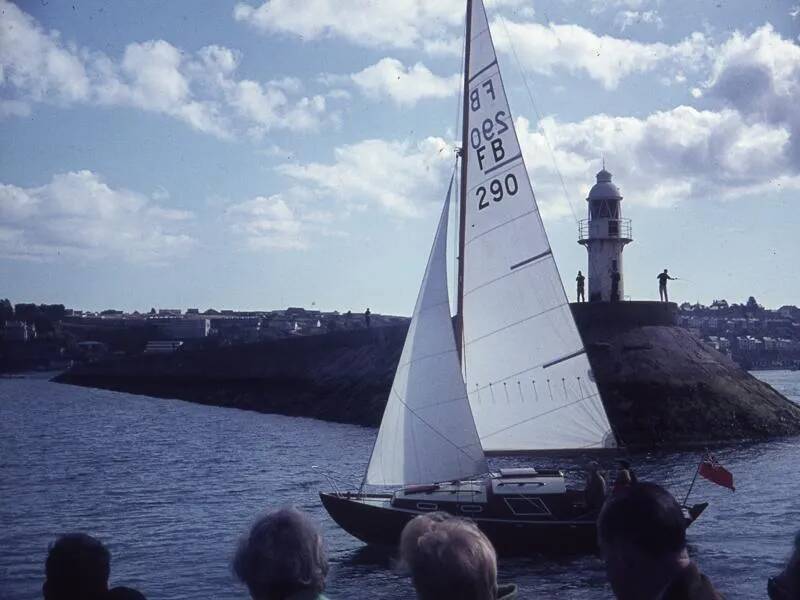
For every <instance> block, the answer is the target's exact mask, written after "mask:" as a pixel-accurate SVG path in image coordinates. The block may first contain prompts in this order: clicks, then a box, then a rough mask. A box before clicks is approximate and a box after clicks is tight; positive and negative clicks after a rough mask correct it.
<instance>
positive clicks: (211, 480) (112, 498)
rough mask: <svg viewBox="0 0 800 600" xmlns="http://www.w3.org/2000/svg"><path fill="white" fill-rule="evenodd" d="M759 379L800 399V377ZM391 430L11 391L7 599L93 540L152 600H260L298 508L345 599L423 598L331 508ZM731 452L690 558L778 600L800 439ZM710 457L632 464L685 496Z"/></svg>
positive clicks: (336, 594) (567, 588) (512, 575)
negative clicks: (254, 596)
mask: <svg viewBox="0 0 800 600" xmlns="http://www.w3.org/2000/svg"><path fill="white" fill-rule="evenodd" d="M756 375H757V376H758V377H760V378H761V379H763V380H765V381H767V382H768V383H770V384H772V385H774V386H775V387H776V388H777V389H778V390H779V391H781V392H782V393H784V394H785V395H787V396H788V397H790V398H792V399H793V400H795V401H798V402H800V372H797V371H795V372H788V371H772V372H760V373H756ZM375 433H376V432H375V430H374V429H370V428H363V427H357V426H350V425H341V424H335V423H326V422H323V421H315V420H312V419H302V418H293V417H283V416H279V415H266V414H258V413H252V412H245V411H241V410H235V409H225V408H216V407H210V406H201V405H196V404H190V403H188V402H181V401H177V400H163V399H156V398H149V397H145V396H134V395H129V394H122V393H116V392H109V391H104V390H92V389H87V388H80V387H73V386H68V385H60V384H55V383H51V382H49V381H47V380H46V379H42V378H26V379H0V598H2V599H3V600H11V599H14V600H16V599H28V598H37V597H40V596H41V584H42V580H43V568H44V559H45V556H46V553H47V547H48V544H49V543H51V542H52V541H53V540H54V539H55V538H56V537H57V536H58V535H60V534H62V533H66V532H70V531H84V532H87V533H90V534H92V535H94V536H96V537H98V538H99V539H101V540H102V541H103V542H104V543H105V544H106V545H107V546H108V548H109V549H110V550H111V553H112V556H113V558H112V572H111V582H112V584H115V585H123V584H124V585H129V586H132V587H135V588H138V589H140V590H141V591H142V592H144V593H145V594H146V595H147V597H148V598H149V599H150V600H158V599H172V598H215V599H228V598H242V599H244V598H247V597H248V594H247V591H246V589H245V588H244V587H243V586H241V585H240V584H238V583H237V582H236V581H235V579H234V577H233V575H232V573H231V569H230V560H231V557H232V554H233V552H234V549H235V546H236V542H237V539H238V537H239V536H240V535H241V534H242V533H243V532H244V531H245V530H246V529H247V527H248V525H249V524H250V523H251V522H252V520H253V519H254V517H255V516H256V515H257V514H258V513H260V512H262V511H265V510H270V509H273V508H276V507H279V506H283V505H287V504H293V505H295V506H298V507H300V508H302V509H304V510H307V511H309V512H310V513H311V514H312V515H313V516H314V518H316V519H317V521H318V522H319V523H320V524H321V527H322V529H323V532H324V535H325V539H326V544H327V547H328V552H329V555H330V561H331V571H330V574H329V577H328V594H329V595H330V596H331V597H332V598H333V599H335V598H358V597H362V598H376V597H377V598H390V599H393V598H397V599H399V598H412V597H413V591H412V589H411V585H410V582H409V581H408V579H407V578H406V577H405V576H404V575H403V574H402V573H401V572H399V571H398V570H397V569H396V568H395V566H394V564H393V559H392V558H391V556H388V555H387V554H385V553H382V552H375V551H373V550H370V549H367V548H365V547H364V546H363V545H362V544H361V543H360V542H359V541H357V540H355V539H353V538H351V537H350V536H349V535H348V534H346V533H345V532H343V531H342V530H341V529H339V528H338V527H337V526H336V524H335V523H333V521H331V519H330V518H329V517H328V516H327V514H326V513H325V511H324V510H323V508H322V507H321V505H320V502H319V498H318V496H317V493H318V491H319V490H320V489H322V490H325V489H330V485H331V484H330V483H329V482H328V481H327V480H326V477H325V476H324V475H323V473H324V474H327V475H329V476H331V475H333V476H335V477H337V478H338V479H339V480H344V482H350V483H357V482H358V480H359V478H360V477H361V475H362V474H363V471H364V468H365V465H366V461H367V458H368V456H369V453H370V449H371V447H372V442H373V439H374V436H375ZM715 454H716V457H717V459H718V460H719V461H720V462H721V463H722V464H723V465H725V466H726V467H727V468H728V469H729V470H730V471H731V472H732V473H733V474H734V477H735V482H736V492H735V493H734V492H731V491H729V490H727V489H723V488H720V487H717V486H714V485H712V484H711V483H709V482H706V481H704V480H702V479H701V480H698V482H697V484H696V485H695V488H694V490H693V491H692V495H691V497H690V503H691V502H693V501H694V502H700V501H708V502H710V505H709V508H708V509H707V510H706V512H705V513H704V514H703V515H702V516H701V517H700V519H699V520H698V521H697V522H696V523H695V524H694V525H693V526H692V527H691V529H690V530H689V531H690V533H689V540H690V552H691V554H692V556H693V557H694V559H695V560H696V561H697V562H698V563H699V564H700V566H701V568H702V570H703V571H704V572H705V573H706V574H708V576H709V577H710V578H711V579H712V581H713V582H714V584H715V585H716V586H717V587H718V588H719V589H720V590H721V591H722V592H723V593H725V594H726V596H727V597H728V598H756V597H765V596H766V581H767V576H768V575H769V574H771V573H773V572H776V571H777V570H779V568H780V567H781V566H782V564H783V562H784V560H785V559H786V557H787V555H788V553H789V551H790V548H791V541H792V537H793V534H794V532H795V531H796V530H797V529H800V500H799V499H798V496H799V495H798V491H800V483H799V482H800V439H788V440H779V441H773V442H768V443H759V444H741V445H736V446H731V447H725V448H719V449H716V450H715ZM699 458H700V454H699V453H698V452H675V453H649V454H639V455H635V456H634V457H633V458H632V462H633V465H634V468H635V470H636V472H637V474H638V476H639V478H640V479H649V480H653V481H656V482H660V483H663V484H665V485H667V487H669V489H670V490H671V491H672V492H673V493H674V494H675V495H676V496H678V497H679V498H680V499H683V496H684V495H685V494H686V491H687V489H688V486H689V482H690V480H691V478H692V475H693V474H694V472H695V469H696V466H697V462H698V460H699ZM509 463H511V464H526V463H525V461H524V460H522V459H520V460H513V461H510V460H507V461H505V463H504V464H509ZM539 464H541V463H539ZM547 466H552V465H550V464H548V465H547ZM561 466H566V467H569V466H570V465H569V464H568V463H567V462H566V461H565V462H563V463H561ZM571 466H572V467H576V465H574V464H573V465H571ZM608 466H609V467H613V464H609V465H608ZM573 476H574V477H580V472H579V471H578V470H577V468H576V469H575V471H574V472H573ZM499 570H500V579H501V580H502V581H509V582H514V583H516V584H518V585H519V587H520V597H521V598H555V597H558V598H576V599H589V598H591V599H594V598H609V597H610V596H611V592H610V589H609V587H608V585H607V583H606V578H605V574H604V571H603V565H602V562H601V560H600V559H599V558H597V557H595V556H584V557H577V558H563V559H557V560H555V559H551V558H545V557H536V556H533V557H527V558H522V559H502V560H501V561H500V565H499Z"/></svg>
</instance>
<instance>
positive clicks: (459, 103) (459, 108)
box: [448, 36, 468, 314]
mask: <svg viewBox="0 0 800 600" xmlns="http://www.w3.org/2000/svg"><path fill="white" fill-rule="evenodd" d="M466 51H467V38H466V36H465V37H464V41H463V42H462V43H461V58H459V59H458V67H459V69H460V68H468V66H466V65H464V54H465V52H466ZM463 94H464V78H463V77H459V78H458V96H456V111H455V112H456V126H455V127H454V128H453V135H454V136H455V140H456V141H455V144H458V140H460V139H461V128H462V127H463V126H464V125H463V123H462V122H461V121H462V119H461V117H462V116H463V115H462V112H463V109H464V106H463ZM456 148H458V146H456ZM461 152H463V149H461ZM455 155H456V160H455V166H454V167H453V171H454V172H455V173H456V174H457V175H456V177H457V179H458V181H457V185H456V189H455V191H456V193H455V202H453V228H452V229H451V231H452V232H453V254H452V257H453V287H452V288H451V289H453V290H457V289H458V261H459V260H460V257H459V256H458V229H459V223H458V219H459V217H458V216H459V215H460V214H461V202H462V201H463V199H462V198H461V193H460V190H461V178H460V173H459V169H458V151H456V153H455ZM456 293H458V292H456ZM448 297H449V296H448ZM454 312H455V311H453V310H451V311H450V314H454Z"/></svg>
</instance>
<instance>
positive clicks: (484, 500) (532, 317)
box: [320, 0, 704, 553]
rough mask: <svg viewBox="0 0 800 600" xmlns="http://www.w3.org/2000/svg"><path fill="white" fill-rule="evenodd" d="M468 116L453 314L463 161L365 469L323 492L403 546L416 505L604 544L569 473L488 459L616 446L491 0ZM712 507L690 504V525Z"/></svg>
mask: <svg viewBox="0 0 800 600" xmlns="http://www.w3.org/2000/svg"><path fill="white" fill-rule="evenodd" d="M462 118H463V125H462V146H461V149H460V151H459V155H460V178H459V179H460V200H461V201H460V211H459V212H460V218H459V231H458V239H459V254H458V261H457V262H458V290H457V314H456V318H455V326H454V325H453V320H452V318H451V314H450V299H449V293H448V285H447V229H448V215H449V211H450V202H451V196H452V193H453V188H454V185H455V171H454V174H453V176H452V177H451V179H450V185H449V187H448V191H447V196H446V199H445V202H444V206H443V208H442V213H441V217H440V219H439V225H438V228H437V230H436V235H435V238H434V242H433V247H432V249H431V253H430V256H429V258H428V263H427V267H426V269H425V274H424V276H423V279H422V284H421V287H420V291H419V295H418V297H417V302H416V305H415V308H414V312H413V315H412V319H411V323H410V326H409V329H408V333H407V336H406V340H405V344H404V346H403V351H402V354H401V356H400V360H399V363H398V366H397V370H396V373H395V376H394V380H393V383H392V387H391V391H390V393H389V398H388V401H387V404H386V409H385V412H384V414H383V419H382V421H381V425H380V429H379V431H378V435H377V438H376V440H375V445H374V447H373V451H372V455H371V457H370V461H369V464H368V467H367V470H366V473H365V476H364V480H363V481H362V484H361V487H360V488H359V489H358V490H355V491H341V490H335V491H332V492H320V499H321V501H322V503H323V505H324V506H325V508H326V510H327V511H328V513H329V514H330V515H331V517H332V518H333V519H334V520H335V521H336V522H337V523H338V524H339V525H340V526H341V527H342V528H343V529H345V530H346V531H348V532H349V533H350V534H352V535H353V536H355V537H357V538H359V539H360V540H362V541H364V542H367V543H371V544H383V545H395V544H396V543H397V541H398V540H399V537H400V533H401V532H402V529H403V527H404V526H405V524H406V523H407V522H408V521H409V520H411V519H412V518H413V517H415V516H416V515H419V514H424V513H426V512H432V511H446V512H448V513H451V514H454V515H459V516H463V517H467V518H470V519H473V520H474V521H475V522H476V523H477V524H478V526H479V527H480V528H481V529H482V530H483V531H484V532H485V533H486V534H487V536H488V537H489V539H490V540H491V541H492V542H493V543H494V545H495V547H496V548H497V549H498V550H499V551H501V552H504V553H527V552H536V551H543V550H544V551H575V550H588V549H593V548H594V547H595V545H596V519H597V507H593V506H590V505H589V503H588V502H587V497H586V494H585V492H584V491H583V490H574V489H569V488H568V487H567V485H566V480H565V475H564V473H563V471H561V470H557V469H551V470H542V469H536V468H511V469H499V470H498V471H497V472H491V471H490V468H489V465H488V462H487V459H486V457H487V455H491V454H513V453H523V452H524V453H535V452H543V451H552V452H567V451H582V452H588V451H597V450H613V449H614V448H616V446H617V440H616V437H615V435H614V432H613V430H612V427H611V425H610V423H609V420H608V416H607V415H606V411H605V408H604V406H603V402H602V399H601V396H600V392H599V390H598V388H597V386H596V384H595V382H594V380H593V377H592V372H591V366H590V364H589V360H588V357H587V354H586V349H585V347H584V345H583V342H582V339H581V336H580V333H579V331H578V329H577V326H576V324H575V321H574V319H573V316H572V312H571V310H570V306H569V302H568V300H567V296H566V292H565V290H564V287H563V284H562V281H561V277H560V276H559V273H558V269H557V266H556V262H555V260H554V258H553V253H552V250H551V248H550V244H549V242H548V239H547V234H546V232H545V229H544V225H543V223H542V219H541V216H540V213H539V210H538V208H537V204H536V199H535V197H534V193H533V188H532V186H531V182H530V180H529V177H528V172H527V170H526V167H525V162H524V160H523V157H522V151H521V149H520V145H519V140H518V138H517V134H516V131H515V128H514V123H513V120H512V117H511V111H510V110H509V105H508V101H507V98H506V93H505V89H504V86H503V81H502V78H501V75H500V71H499V67H498V63H497V57H496V54H495V48H494V44H493V41H492V36H491V31H490V29H489V24H488V20H487V16H486V10H485V7H484V4H483V0H468V1H467V20H466V46H465V71H464V95H463V116H462ZM373 489H378V490H379V491H374V492H372V491H365V490H373ZM702 508H704V506H703V507H702ZM702 508H700V505H698V507H692V509H691V511H690V510H689V509H687V510H686V515H685V516H686V518H687V523H689V522H691V521H692V520H694V519H695V518H696V517H697V516H698V515H699V512H701V511H702Z"/></svg>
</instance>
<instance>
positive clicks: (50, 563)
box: [42, 533, 111, 600]
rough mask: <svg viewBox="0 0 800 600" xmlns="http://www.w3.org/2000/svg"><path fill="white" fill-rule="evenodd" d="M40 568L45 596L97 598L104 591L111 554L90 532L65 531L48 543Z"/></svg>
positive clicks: (50, 598) (48, 598) (57, 599)
mask: <svg viewBox="0 0 800 600" xmlns="http://www.w3.org/2000/svg"><path fill="white" fill-rule="evenodd" d="M44 571H45V581H44V584H43V585H42V594H43V595H44V598H45V600H62V599H64V600H66V599H69V600H72V599H75V598H80V599H82V600H95V599H99V598H102V597H103V596H104V595H105V594H106V593H107V592H108V576H109V573H110V571H111V554H109V552H108V550H107V549H106V547H105V546H104V545H103V544H102V543H101V542H100V541H99V540H97V539H95V538H93V537H92V536H90V535H86V534H85V533H68V534H66V535H63V536H61V537H60V538H58V539H57V540H56V541H55V542H54V543H53V544H51V545H50V549H49V551H48V553H47V560H46V562H45V566H44Z"/></svg>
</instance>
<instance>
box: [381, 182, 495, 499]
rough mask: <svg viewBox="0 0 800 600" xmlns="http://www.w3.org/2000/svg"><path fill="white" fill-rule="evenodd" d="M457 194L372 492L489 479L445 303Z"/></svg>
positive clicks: (392, 406) (431, 262) (442, 227)
mask: <svg viewBox="0 0 800 600" xmlns="http://www.w3.org/2000/svg"><path fill="white" fill-rule="evenodd" d="M452 187H453V181H452V179H451V181H450V189H448V191H447V199H446V201H445V205H444V208H443V209H442V216H441V219H440V220H439V228H438V229H437V231H436V239H435V240H434V242H433V248H432V249H431V254H430V258H429V259H428V266H427V268H426V269H425V276H424V278H423V279H422V286H421V287H420V291H419V296H418V297H417V304H416V306H415V308H414V314H413V316H412V317H411V324H410V325H409V328H408V334H407V335H406V341H405V345H404V346H403V352H402V354H401V355H400V362H399V363H398V366H397V371H396V372H395V376H394V382H393V383H392V389H391V391H390V392H389V399H388V401H387V403H386V409H385V411H384V413H383V420H382V421H381V427H380V430H379V431H378V437H377V439H376V441H375V448H374V449H373V451H372V457H371V458H370V461H369V467H368V468H367V477H366V483H368V484H371V485H408V484H414V483H435V482H440V481H449V480H453V479H462V478H466V477H469V476H472V475H477V474H481V473H485V472H487V471H488V468H487V465H486V459H485V458H484V456H483V450H482V449H481V445H480V441H479V440H478V432H477V431H476V429H475V422H474V421H473V418H472V413H471V412H470V409H469V403H468V400H467V393H466V389H465V387H464V379H463V378H462V376H461V366H460V364H459V360H458V352H457V351H456V344H455V336H454V334H453V324H452V320H451V316H450V301H449V298H448V295H447V263H446V260H447V257H446V251H447V216H448V211H449V208H450V193H451V191H452Z"/></svg>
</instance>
